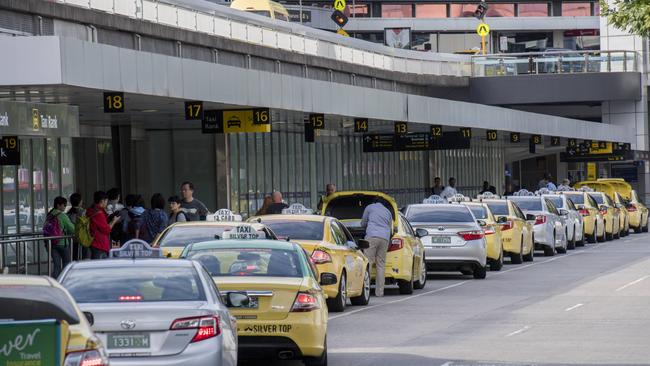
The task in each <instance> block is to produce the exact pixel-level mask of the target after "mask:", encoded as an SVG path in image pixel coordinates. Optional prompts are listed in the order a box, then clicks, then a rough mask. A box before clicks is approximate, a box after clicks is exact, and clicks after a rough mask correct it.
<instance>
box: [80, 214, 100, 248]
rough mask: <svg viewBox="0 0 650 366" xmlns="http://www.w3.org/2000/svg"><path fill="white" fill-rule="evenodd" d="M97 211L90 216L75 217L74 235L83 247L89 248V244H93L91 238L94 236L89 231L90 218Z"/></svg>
mask: <svg viewBox="0 0 650 366" xmlns="http://www.w3.org/2000/svg"><path fill="white" fill-rule="evenodd" d="M98 213H99V212H95V213H94V214H93V215H92V216H90V217H88V216H86V215H82V216H79V217H78V218H77V223H76V224H75V225H74V236H75V238H76V239H77V242H78V243H79V244H81V246H82V247H84V248H90V246H92V245H93V240H94V239H95V238H94V237H93V235H92V234H91V233H90V219H91V218H92V217H93V216H95V215H97V214H98Z"/></svg>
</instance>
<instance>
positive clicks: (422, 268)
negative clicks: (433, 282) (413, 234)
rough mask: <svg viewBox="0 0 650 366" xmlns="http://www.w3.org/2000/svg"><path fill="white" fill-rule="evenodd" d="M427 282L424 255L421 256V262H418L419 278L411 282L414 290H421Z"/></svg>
mask: <svg viewBox="0 0 650 366" xmlns="http://www.w3.org/2000/svg"><path fill="white" fill-rule="evenodd" d="M426 284H427V265H426V264H425V263H424V257H423V258H422V263H421V264H420V278H418V280H417V281H415V282H414V283H413V287H414V288H415V289H416V290H422V289H423V288H424V286H425V285H426Z"/></svg>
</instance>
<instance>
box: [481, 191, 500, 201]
mask: <svg viewBox="0 0 650 366" xmlns="http://www.w3.org/2000/svg"><path fill="white" fill-rule="evenodd" d="M499 198H501V197H500V196H497V195H496V194H494V193H492V192H485V193H483V194H479V195H477V196H476V199H477V200H496V199H499Z"/></svg>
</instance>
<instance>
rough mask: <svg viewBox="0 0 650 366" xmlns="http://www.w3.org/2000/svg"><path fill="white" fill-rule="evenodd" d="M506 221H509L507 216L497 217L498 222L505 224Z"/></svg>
mask: <svg viewBox="0 0 650 366" xmlns="http://www.w3.org/2000/svg"><path fill="white" fill-rule="evenodd" d="M506 222H508V218H507V217H505V216H500V217H499V218H498V219H497V224H505V223H506Z"/></svg>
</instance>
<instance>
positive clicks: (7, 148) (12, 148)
mask: <svg viewBox="0 0 650 366" xmlns="http://www.w3.org/2000/svg"><path fill="white" fill-rule="evenodd" d="M0 165H20V142H19V141H18V136H2V140H0Z"/></svg>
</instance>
